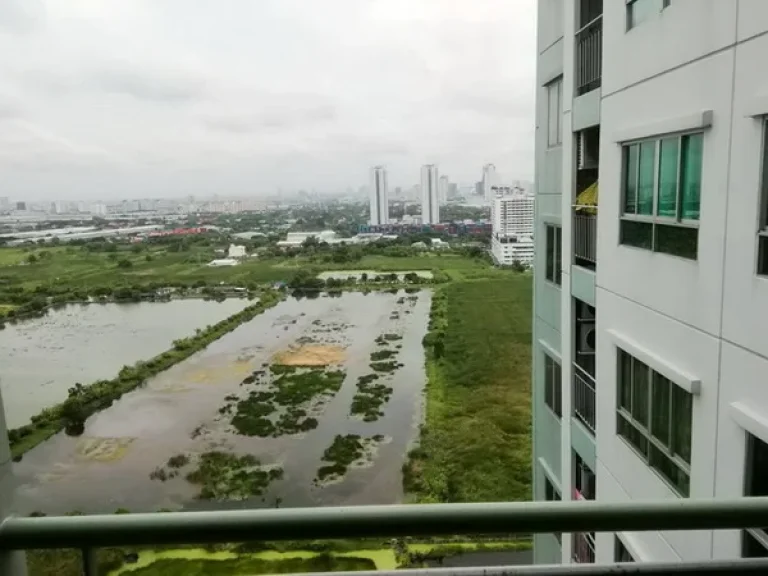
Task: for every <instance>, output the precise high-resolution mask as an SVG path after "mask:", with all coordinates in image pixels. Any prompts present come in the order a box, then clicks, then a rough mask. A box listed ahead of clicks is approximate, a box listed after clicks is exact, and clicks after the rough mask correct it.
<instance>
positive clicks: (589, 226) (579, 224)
mask: <svg viewBox="0 0 768 576" xmlns="http://www.w3.org/2000/svg"><path fill="white" fill-rule="evenodd" d="M587 210H588V211H587ZM573 257H574V262H575V263H576V264H577V265H579V266H583V267H585V268H591V269H595V268H596V267H597V206H590V207H589V208H588V209H587V208H585V207H584V206H580V207H574V210H573Z"/></svg>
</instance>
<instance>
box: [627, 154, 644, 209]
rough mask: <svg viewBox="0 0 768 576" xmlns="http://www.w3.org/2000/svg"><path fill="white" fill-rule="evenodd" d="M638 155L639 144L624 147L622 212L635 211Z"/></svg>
mask: <svg viewBox="0 0 768 576" xmlns="http://www.w3.org/2000/svg"><path fill="white" fill-rule="evenodd" d="M639 155H640V145H639V144H633V145H632V146H625V147H624V212H625V213H626V214H635V213H636V212H637V160H638V157H639Z"/></svg>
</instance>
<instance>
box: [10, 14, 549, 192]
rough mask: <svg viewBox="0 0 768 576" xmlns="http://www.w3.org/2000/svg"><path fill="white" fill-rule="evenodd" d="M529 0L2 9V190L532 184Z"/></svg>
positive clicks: (532, 35) (532, 73)
mask: <svg viewBox="0 0 768 576" xmlns="http://www.w3.org/2000/svg"><path fill="white" fill-rule="evenodd" d="M535 18H536V15H535V5H534V1H533V0H47V1H46V0H0V54H2V56H0V196H10V197H12V198H13V199H15V200H23V199H37V198H65V199H80V198H105V199H109V198H117V197H135V198H138V197H147V196H182V195H187V194H195V195H206V194H214V193H218V194H221V195H260V194H271V193H274V192H275V191H277V189H278V188H282V189H283V190H285V191H290V190H296V189H299V188H304V189H307V190H311V189H312V188H315V189H317V190H318V191H327V190H334V189H341V190H343V189H345V188H346V187H347V186H353V187H355V188H357V187H358V186H360V185H364V184H367V181H368V172H369V169H370V167H371V166H373V165H376V164H384V165H386V166H387V167H388V169H389V171H390V177H389V181H390V186H391V187H392V186H398V185H402V186H410V185H412V184H414V183H416V182H417V181H418V179H419V167H420V166H421V165H422V164H424V163H438V164H439V167H440V173H441V174H447V175H449V176H450V177H451V180H452V181H458V182H460V183H462V184H468V183H472V182H474V181H475V180H478V179H479V178H480V174H481V168H482V165H483V164H484V163H487V162H492V163H494V164H496V166H497V169H498V170H499V171H500V172H501V173H502V174H503V175H504V176H506V177H508V178H510V179H511V178H521V179H532V175H533V139H534V130H535V122H534V78H535V61H536V60H535V47H534V42H535V29H536V25H535Z"/></svg>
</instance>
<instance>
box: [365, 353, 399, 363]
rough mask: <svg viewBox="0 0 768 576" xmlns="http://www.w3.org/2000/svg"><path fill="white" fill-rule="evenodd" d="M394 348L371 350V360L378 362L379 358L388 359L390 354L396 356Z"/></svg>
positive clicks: (390, 356)
mask: <svg viewBox="0 0 768 576" xmlns="http://www.w3.org/2000/svg"><path fill="white" fill-rule="evenodd" d="M396 355H397V352H396V351H395V350H374V351H373V352H371V362H379V361H381V360H388V359H389V358H392V356H396Z"/></svg>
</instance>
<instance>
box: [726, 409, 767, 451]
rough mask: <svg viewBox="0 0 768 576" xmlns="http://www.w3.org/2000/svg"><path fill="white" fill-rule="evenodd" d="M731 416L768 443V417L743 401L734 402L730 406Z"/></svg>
mask: <svg viewBox="0 0 768 576" xmlns="http://www.w3.org/2000/svg"><path fill="white" fill-rule="evenodd" d="M728 408H729V412H730V413H731V418H732V419H733V420H734V421H735V422H736V424H738V425H739V426H741V427H742V428H743V429H744V430H746V431H747V432H749V433H750V434H752V436H756V437H758V438H760V440H762V441H763V442H765V443H768V417H766V416H765V415H763V414H760V413H758V412H756V411H755V410H753V409H752V408H750V407H749V406H747V405H746V404H742V403H741V402H733V403H731V405H730V406H729V407H728Z"/></svg>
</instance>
